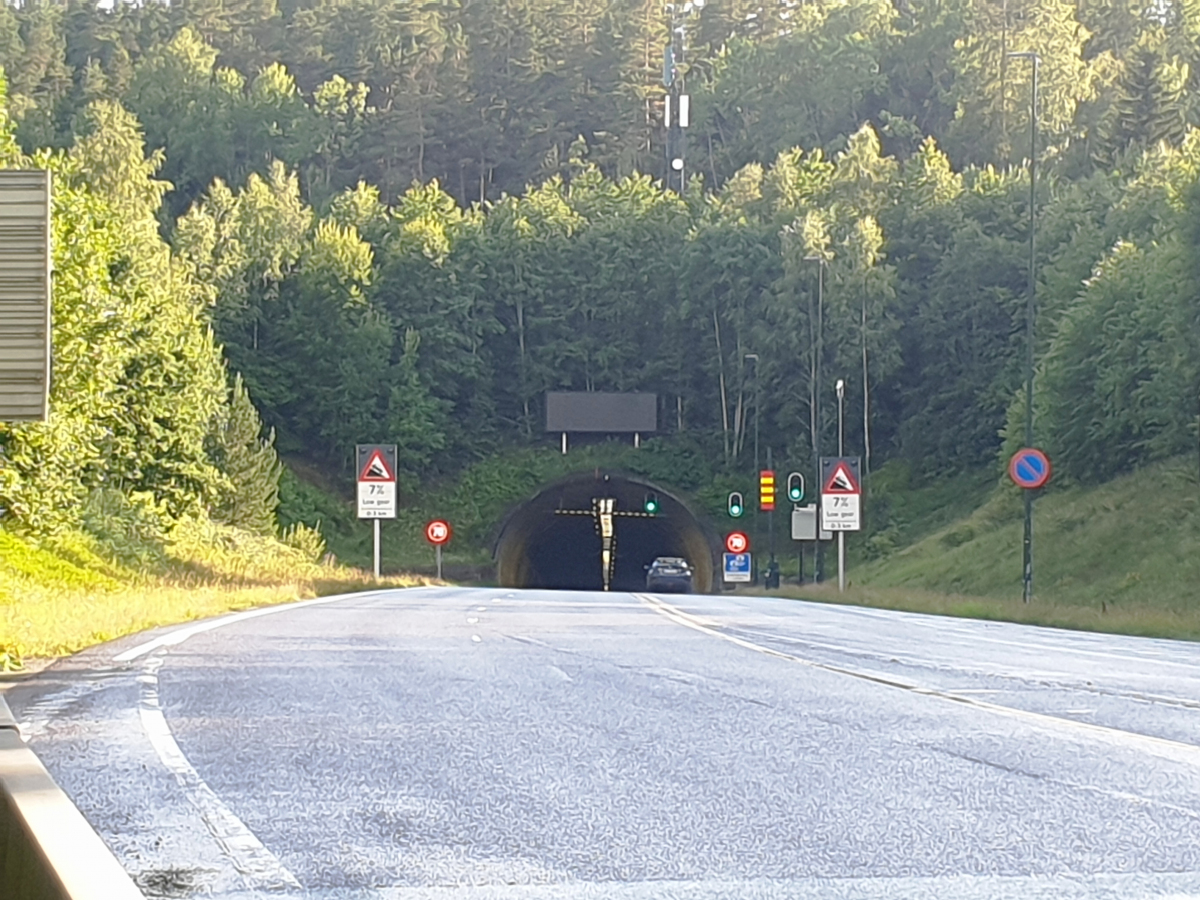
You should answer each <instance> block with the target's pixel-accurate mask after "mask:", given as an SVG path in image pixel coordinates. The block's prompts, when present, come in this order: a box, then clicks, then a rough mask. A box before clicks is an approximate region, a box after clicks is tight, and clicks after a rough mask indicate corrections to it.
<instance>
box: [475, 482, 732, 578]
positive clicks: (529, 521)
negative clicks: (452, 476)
mask: <svg viewBox="0 0 1200 900" xmlns="http://www.w3.org/2000/svg"><path fill="white" fill-rule="evenodd" d="M648 494H653V495H654V496H655V497H656V498H657V500H658V504H659V508H658V511H657V513H656V514H655V515H654V516H653V517H648V516H645V515H643V514H642V513H643V506H644V503H645V499H646V496H647V495H648ZM606 499H611V500H612V509H613V513H614V515H613V518H612V523H613V535H612V537H613V554H614V555H613V560H612V566H611V573H612V577H611V585H610V588H611V590H614V591H638V590H645V587H646V571H645V567H646V566H647V565H649V564H650V563H651V562H652V561H653V560H654V559H655V558H656V557H659V556H680V557H683V558H685V559H687V560H688V562H689V563H691V565H692V569H693V571H694V579H693V588H694V590H695V591H696V592H697V593H708V592H709V591H711V590H712V589H713V585H714V572H715V570H716V549H717V548H716V539H715V535H713V534H711V533H710V531H709V529H707V528H705V526H704V525H702V524H701V522H700V521H699V520H698V519H697V518H696V516H695V515H694V514H693V513H692V512H691V510H689V509H688V507H687V505H686V504H685V503H684V502H683V501H682V500H680V499H679V498H677V497H675V496H673V495H672V494H671V493H670V492H668V491H666V490H664V489H662V488H660V487H658V486H656V485H654V484H651V483H649V482H646V481H643V480H641V479H638V478H636V477H631V476H627V475H619V474H616V473H603V472H600V473H591V472H589V473H586V474H581V475H575V476H570V477H568V478H565V479H563V480H561V481H559V482H556V483H555V484H552V485H550V486H549V487H546V488H544V489H543V490H542V491H540V492H539V493H538V494H537V495H535V496H534V497H532V498H531V499H529V500H527V501H526V502H525V503H523V504H521V506H519V507H518V508H517V509H516V510H514V511H513V512H512V513H511V514H510V515H509V516H508V517H507V518H506V519H505V521H504V523H503V525H502V526H501V530H500V534H499V537H498V538H497V540H496V544H495V551H494V552H495V559H496V569H497V576H498V579H499V582H500V584H501V585H503V586H505V587H521V588H555V589H566V590H594V591H598V590H602V589H603V587H604V563H603V557H602V550H603V547H604V542H603V539H602V537H601V534H600V529H601V523H600V520H599V513H598V511H597V508H596V504H597V502H598V501H601V500H606Z"/></svg>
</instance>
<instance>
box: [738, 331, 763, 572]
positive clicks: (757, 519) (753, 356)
mask: <svg viewBox="0 0 1200 900" xmlns="http://www.w3.org/2000/svg"><path fill="white" fill-rule="evenodd" d="M742 360H743V361H746V360H750V361H752V362H753V363H754V479H753V481H752V483H753V484H758V473H759V471H761V470H760V469H759V468H758V410H759V401H760V400H761V394H760V393H759V386H758V354H757V353H746V354H743V355H742ZM760 506H761V504H759V503H757V502H756V503H755V504H754V539H755V541H757V540H758V538H759V536H760V533H761V527H762V518H761V517H762V509H761V508H760ZM755 571H756V572H757V568H756V569H755ZM754 578H755V583H756V584H757V583H758V582H757V579H758V575H757V574H755V575H754Z"/></svg>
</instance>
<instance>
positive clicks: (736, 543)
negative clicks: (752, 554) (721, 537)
mask: <svg viewBox="0 0 1200 900" xmlns="http://www.w3.org/2000/svg"><path fill="white" fill-rule="evenodd" d="M725 549H726V550H728V551H729V552H730V553H745V552H746V551H747V550H749V549H750V538H748V537H746V535H745V532H741V531H731V532H729V534H728V535H726V536H725Z"/></svg>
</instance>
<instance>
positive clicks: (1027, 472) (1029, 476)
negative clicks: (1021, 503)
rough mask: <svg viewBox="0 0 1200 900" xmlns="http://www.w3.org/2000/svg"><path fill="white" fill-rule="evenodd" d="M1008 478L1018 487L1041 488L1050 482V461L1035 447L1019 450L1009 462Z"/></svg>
mask: <svg viewBox="0 0 1200 900" xmlns="http://www.w3.org/2000/svg"><path fill="white" fill-rule="evenodd" d="M1008 477H1009V478H1011V479H1012V480H1013V483H1014V484H1015V485H1016V486H1017V487H1023V488H1025V489H1027V490H1031V489H1033V488H1040V487H1041V486H1042V485H1044V484H1045V483H1046V482H1047V481H1049V480H1050V459H1049V457H1047V456H1046V454H1045V453H1043V452H1042V451H1041V450H1038V449H1036V448H1034V447H1026V448H1024V449H1023V450H1018V451H1017V452H1016V453H1014V454H1013V458H1012V459H1011V460H1009V462H1008Z"/></svg>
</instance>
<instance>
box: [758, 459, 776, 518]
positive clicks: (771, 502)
mask: <svg viewBox="0 0 1200 900" xmlns="http://www.w3.org/2000/svg"><path fill="white" fill-rule="evenodd" d="M758 507H759V509H761V510H762V511H763V512H771V511H772V510H774V509H775V473H774V472H772V471H771V470H770V469H763V470H762V471H761V472H759V473H758Z"/></svg>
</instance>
